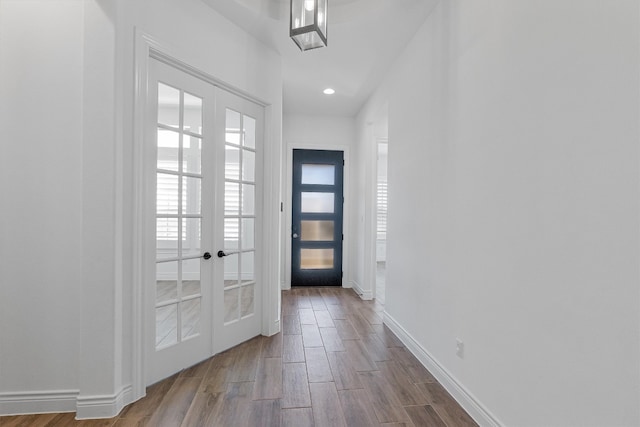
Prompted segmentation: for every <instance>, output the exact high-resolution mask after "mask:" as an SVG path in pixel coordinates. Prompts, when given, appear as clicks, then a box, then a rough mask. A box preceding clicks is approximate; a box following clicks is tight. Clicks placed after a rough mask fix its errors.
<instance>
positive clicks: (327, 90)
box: [322, 87, 336, 95]
mask: <svg viewBox="0 0 640 427" xmlns="http://www.w3.org/2000/svg"><path fill="white" fill-rule="evenodd" d="M322 92H323V93H324V94H325V95H333V94H334V93H336V91H335V90H333V89H331V88H330V87H328V88H326V89H325V90H323V91H322Z"/></svg>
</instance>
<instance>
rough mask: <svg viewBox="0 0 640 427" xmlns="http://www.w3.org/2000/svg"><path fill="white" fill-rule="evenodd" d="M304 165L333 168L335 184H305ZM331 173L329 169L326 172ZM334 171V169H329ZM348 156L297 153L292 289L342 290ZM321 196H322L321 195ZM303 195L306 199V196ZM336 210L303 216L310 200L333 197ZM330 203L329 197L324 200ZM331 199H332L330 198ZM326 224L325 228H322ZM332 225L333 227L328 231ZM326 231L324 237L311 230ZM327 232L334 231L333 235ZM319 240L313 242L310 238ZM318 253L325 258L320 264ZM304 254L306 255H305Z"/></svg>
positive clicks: (294, 181) (292, 233) (333, 152)
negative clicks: (345, 177)
mask: <svg viewBox="0 0 640 427" xmlns="http://www.w3.org/2000/svg"><path fill="white" fill-rule="evenodd" d="M303 165H324V167H325V168H326V167H329V168H330V167H331V166H333V173H334V175H333V183H327V182H326V181H325V182H323V183H321V184H318V183H309V182H308V181H306V182H305V183H302V177H303ZM326 170H327V169H326ZM328 170H330V169H328ZM343 181H344V152H342V151H327V150H293V182H292V184H293V185H292V189H293V192H292V212H291V218H292V224H291V285H292V286H342V251H343V249H342V239H343V207H344V188H343ZM318 193H320V194H318ZM303 194H304V195H305V196H303ZM331 194H333V206H332V207H331V208H330V209H327V208H326V206H325V207H324V208H320V209H307V212H302V203H303V199H304V198H305V197H307V196H330V195H331ZM322 198H323V199H327V197H322ZM329 199H330V197H329ZM320 224H323V227H319V225H320ZM327 225H329V227H327ZM320 228H322V230H324V233H320V234H322V236H323V237H318V236H317V235H315V234H313V233H310V231H309V230H315V231H317V230H319V229H320ZM327 230H332V232H331V233H329V232H328V231H327ZM312 235H313V236H315V237H313V238H310V237H309V236H312ZM316 253H322V254H324V255H325V256H326V255H328V254H330V255H332V256H331V257H330V258H327V257H325V258H324V259H323V260H322V261H321V262H320V264H318V263H316V261H315V259H314V258H312V257H313V256H314V255H313V254H316ZM303 254H304V255H303Z"/></svg>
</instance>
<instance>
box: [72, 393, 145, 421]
mask: <svg viewBox="0 0 640 427" xmlns="http://www.w3.org/2000/svg"><path fill="white" fill-rule="evenodd" d="M132 401H133V393H132V389H131V386H130V385H127V386H125V387H123V388H122V389H121V390H120V391H119V392H118V393H116V394H113V395H104V396H78V399H77V404H76V419H77V420H86V419H92V418H113V417H115V416H116V415H118V414H119V413H120V411H122V408H124V407H125V406H126V405H128V404H129V403H131V402H132Z"/></svg>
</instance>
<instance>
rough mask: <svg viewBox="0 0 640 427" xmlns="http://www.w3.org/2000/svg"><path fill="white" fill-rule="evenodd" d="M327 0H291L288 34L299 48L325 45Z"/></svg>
mask: <svg viewBox="0 0 640 427" xmlns="http://www.w3.org/2000/svg"><path fill="white" fill-rule="evenodd" d="M328 1H329V0H291V22H290V24H289V35H290V36H291V38H292V39H293V41H294V42H295V43H296V44H297V45H298V47H299V48H300V50H302V51H305V50H310V49H316V48H319V47H324V46H326V45H327V6H328V5H327V3H328Z"/></svg>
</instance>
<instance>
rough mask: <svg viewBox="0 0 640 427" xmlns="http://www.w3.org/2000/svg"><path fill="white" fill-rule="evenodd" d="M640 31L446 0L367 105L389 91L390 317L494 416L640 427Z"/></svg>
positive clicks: (502, 1) (508, 6)
mask: <svg viewBox="0 0 640 427" xmlns="http://www.w3.org/2000/svg"><path fill="white" fill-rule="evenodd" d="M639 29H640V25H639V10H638V2H637V1H635V0H618V1H615V2H602V1H599V0H582V1H573V0H554V1H536V2H525V1H515V2H514V1H512V0H482V1H476V2H465V1H454V0H451V1H442V2H440V4H439V6H438V7H437V9H436V10H435V11H434V12H433V13H432V15H431V16H430V17H429V18H428V19H427V21H426V23H425V24H424V26H423V27H422V28H421V29H420V30H419V32H418V33H417V35H416V37H415V39H414V40H413V41H412V43H411V44H410V45H409V46H408V47H407V49H406V51H405V52H403V54H402V56H401V57H400V59H399V60H398V62H397V63H396V64H395V66H394V70H393V71H392V72H391V74H390V75H389V76H388V78H387V80H386V82H385V84H384V85H383V86H382V87H381V89H380V92H379V93H377V94H376V95H375V96H374V97H373V98H372V100H371V102H370V103H369V104H368V105H367V106H366V107H365V108H364V109H363V111H362V112H361V114H360V115H359V117H358V132H359V135H361V136H362V135H365V134H366V132H367V122H368V121H369V120H371V117H372V116H373V112H374V111H375V110H376V108H377V107H378V106H379V105H382V103H383V102H384V101H386V100H388V102H389V140H390V144H389V189H390V191H389V195H390V199H389V233H388V254H387V256H388V260H387V283H388V286H387V289H386V311H387V313H388V315H389V316H390V317H389V318H388V319H387V321H388V322H390V323H394V321H395V322H396V323H395V325H396V326H399V327H400V329H403V330H404V332H406V333H407V334H408V335H411V336H412V337H413V338H414V339H415V343H414V344H416V348H418V350H420V348H419V347H421V349H422V350H423V352H422V353H420V354H421V355H422V356H427V357H423V360H428V356H430V357H432V362H434V363H432V365H433V366H436V365H439V367H441V368H442V369H443V370H442V371H439V373H440V375H441V377H442V378H444V379H445V380H447V378H446V373H445V371H446V372H447V373H448V374H450V375H451V377H452V378H453V380H454V381H455V382H457V384H458V385H459V386H461V387H462V389H460V388H458V389H455V388H454V387H450V388H451V389H452V390H453V391H454V392H455V394H457V395H458V396H462V397H463V399H464V403H465V405H466V406H467V408H470V409H471V410H472V412H473V413H474V414H475V415H476V416H483V417H484V418H482V419H481V421H482V422H484V423H486V424H490V423H492V422H497V423H500V424H503V425H509V426H540V425H554V426H603V425H607V426H631V425H639V424H640V412H639V411H640V409H639V405H638V401H639V398H640V371H639V367H640V366H639V361H640V354H639V349H640V346H639V337H640V330H639V325H640V322H639V313H640V302H639V293H638V283H639V279H640V277H639V265H638V260H639V255H640V254H639V250H638V249H639V235H638V229H639V225H640V224H639V218H640V216H639V214H640V212H639V206H638V194H639V193H638V190H639V186H638V173H639V172H640V170H639V165H638V154H639V153H638V139H639V133H640V132H639V120H638V118H639V115H640V108H639V84H638V78H639V76H640V61H639V57H638V53H639V47H640V46H639V41H640V37H639V36H640V33H639ZM366 142H367V139H366V138H363V137H360V138H359V143H360V144H365V143H366ZM360 149H361V150H366V147H360ZM406 337H407V336H405V338H406ZM456 338H459V339H461V340H463V341H464V344H465V354H464V358H463V359H460V358H458V357H456V354H455V349H456V344H455V342H456ZM449 380H450V379H449ZM452 384H453V382H451V381H449V382H448V385H449V386H451V385H452ZM465 391H466V392H465ZM474 400H475V403H477V404H478V405H480V406H481V407H483V409H478V407H475V408H473V405H472V404H471V402H472V401H474ZM491 414H492V415H491ZM492 416H493V420H492Z"/></svg>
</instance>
